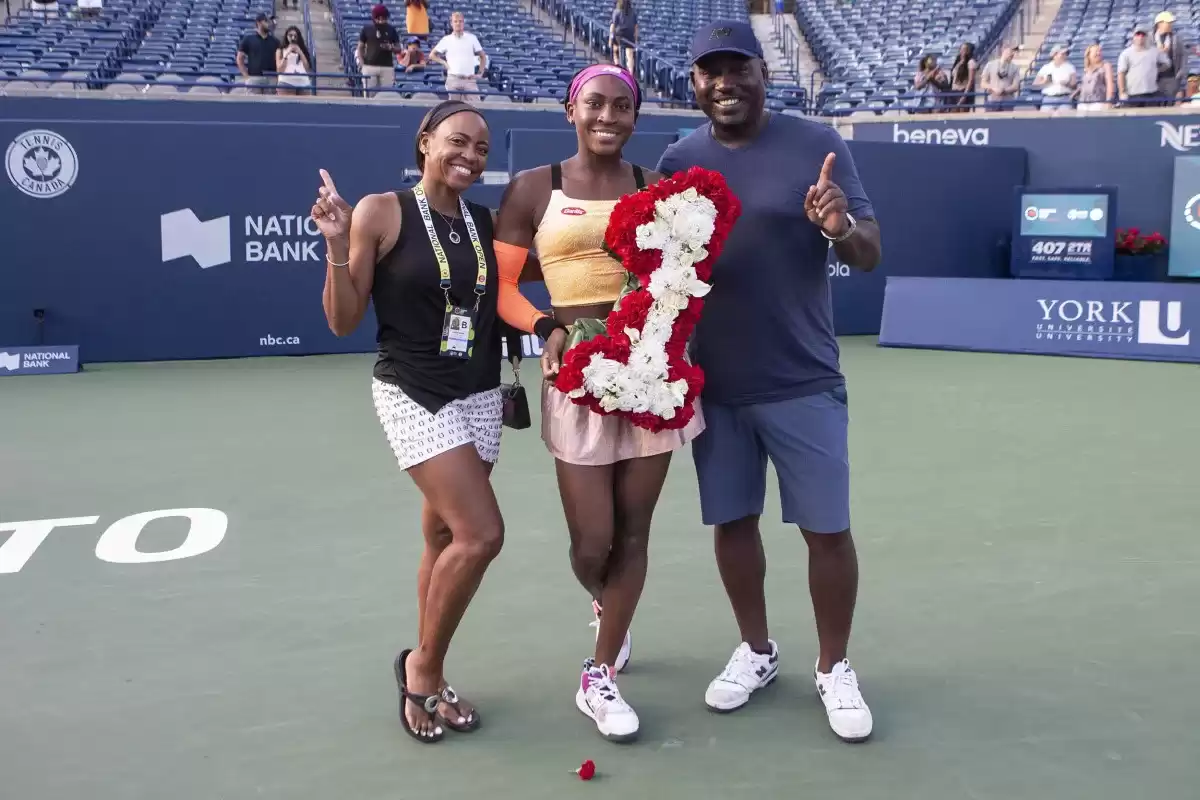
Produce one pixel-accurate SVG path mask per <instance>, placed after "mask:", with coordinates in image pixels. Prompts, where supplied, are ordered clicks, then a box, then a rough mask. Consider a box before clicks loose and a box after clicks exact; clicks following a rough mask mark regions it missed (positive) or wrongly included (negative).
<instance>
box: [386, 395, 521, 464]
mask: <svg viewBox="0 0 1200 800" xmlns="http://www.w3.org/2000/svg"><path fill="white" fill-rule="evenodd" d="M371 395H372V396H373V397H374V400H375V413H376V414H377V415H378V416H379V423H380V424H381V425H383V432H384V433H385V434H387V439H388V444H390V445H391V447H392V453H394V454H395V456H396V463H398V464H399V465H400V469H409V468H411V467H415V466H416V465H418V464H421V463H423V462H425V461H428V460H429V459H431V458H433V457H434V456H436V455H439V454H441V453H445V452H446V451H447V450H453V449H454V448H455V447H461V446H462V445H464V444H473V445H475V452H477V453H478V454H479V457H480V458H481V459H483V460H484V461H487V462H488V463H490V464H495V463H496V461H497V460H498V459H499V458H500V428H501V426H502V424H503V423H502V419H503V417H502V413H503V398H502V397H501V394H500V389H499V387H497V388H495V389H490V390H488V391H486V392H478V393H476V394H472V395H468V396H467V397H464V398H463V399H461V400H453V401H451V402H450V403H447V404H446V405H444V406H442V407H441V408H440V409H439V410H438V412H437V413H436V414H431V413H429V410H428V409H426V408H424V407H423V406H421V405H419V404H418V403H417V402H416V401H414V400H413V399H412V398H411V397H409V396H408V395H406V394H405V393H404V392H402V391H400V387H398V386H393V385H392V384H390V383H384V382H383V381H381V380H379V379H378V378H373V379H372V382H371Z"/></svg>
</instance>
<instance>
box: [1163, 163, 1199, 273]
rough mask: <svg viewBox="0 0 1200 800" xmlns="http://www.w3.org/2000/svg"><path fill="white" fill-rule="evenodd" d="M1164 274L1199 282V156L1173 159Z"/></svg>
mask: <svg viewBox="0 0 1200 800" xmlns="http://www.w3.org/2000/svg"><path fill="white" fill-rule="evenodd" d="M1168 244H1169V246H1168V248H1167V274H1168V275H1172V276H1174V277H1179V278H1200V156H1179V157H1177V158H1176V159H1175V184H1174V188H1173V189H1172V195H1171V234H1170V236H1169V237H1168Z"/></svg>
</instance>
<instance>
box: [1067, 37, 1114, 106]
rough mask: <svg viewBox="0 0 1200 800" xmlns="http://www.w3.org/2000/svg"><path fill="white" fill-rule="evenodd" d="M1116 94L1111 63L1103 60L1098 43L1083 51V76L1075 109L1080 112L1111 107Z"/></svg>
mask: <svg viewBox="0 0 1200 800" xmlns="http://www.w3.org/2000/svg"><path fill="white" fill-rule="evenodd" d="M1115 96H1116V86H1115V81H1113V68H1112V64H1110V63H1109V62H1107V61H1105V60H1104V53H1103V52H1101V50H1100V45H1098V44H1092V45H1088V48H1087V50H1084V51H1083V78H1082V79H1081V80H1080V81H1079V96H1078V105H1077V106H1076V108H1077V110H1078V111H1080V112H1081V113H1085V114H1086V113H1088V112H1090V111H1103V110H1104V109H1108V108H1112V103H1113V98H1114V97H1115Z"/></svg>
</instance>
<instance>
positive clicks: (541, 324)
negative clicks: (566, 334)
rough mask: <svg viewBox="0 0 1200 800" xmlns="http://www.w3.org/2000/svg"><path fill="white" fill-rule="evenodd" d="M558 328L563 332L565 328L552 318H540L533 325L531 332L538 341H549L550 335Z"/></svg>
mask: <svg viewBox="0 0 1200 800" xmlns="http://www.w3.org/2000/svg"><path fill="white" fill-rule="evenodd" d="M559 328H562V329H563V330H564V331H565V330H566V329H567V326H566V325H563V324H561V323H560V322H559V321H558V320H556V319H555V318H554V317H541V318H539V319H538V321H537V322H535V323H533V332H534V334H536V335H537V336H538V338H540V339H549V338H550V334H552V333H554V332H555V331H556V330H558V329H559Z"/></svg>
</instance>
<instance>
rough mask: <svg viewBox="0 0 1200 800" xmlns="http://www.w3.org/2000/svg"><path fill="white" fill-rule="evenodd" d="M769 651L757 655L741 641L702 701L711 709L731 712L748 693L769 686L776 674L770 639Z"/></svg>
mask: <svg viewBox="0 0 1200 800" xmlns="http://www.w3.org/2000/svg"><path fill="white" fill-rule="evenodd" d="M767 641H768V642H770V643H771V654H770V655H761V654H759V653H756V652H754V651H753V650H751V649H750V645H748V644H747V643H746V642H742V643H741V644H739V645H738V647H737V649H736V650H734V651H733V656H732V657H731V658H730V659H729V663H728V664H726V665H725V669H724V671H722V672H721V674H720V675H718V676H717V677H716V678H714V679H713V682H712V683H710V684H709V685H708V690H707V691H706V692H705V693H704V702H705V703H706V704H707V705H708V707H709V708H711V709H712V710H713V711H733V710H734V709H737V708H741V707H742V706H744V705H746V703H748V702H749V701H750V695H752V694H754V693H755V692H757V691H758V690H759V689H762V688H765V687H767V686H770V685H771V683H772V682H773V681H774V680H775V677H776V676H777V675H778V674H779V646H778V645H777V644H775V641H774V640H773V639H768V640H767Z"/></svg>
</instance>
